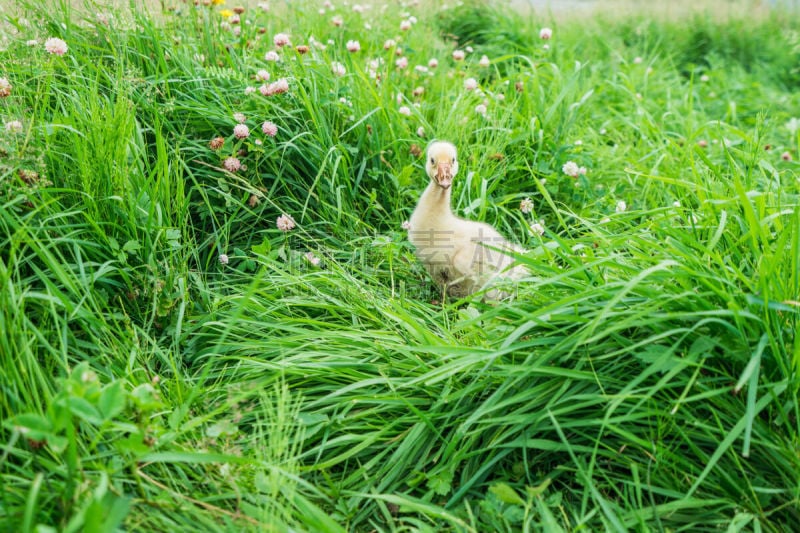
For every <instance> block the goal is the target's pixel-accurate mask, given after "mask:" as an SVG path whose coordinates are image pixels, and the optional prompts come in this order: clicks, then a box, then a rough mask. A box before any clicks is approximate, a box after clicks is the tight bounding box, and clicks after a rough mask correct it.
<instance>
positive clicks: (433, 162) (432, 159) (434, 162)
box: [431, 157, 436, 165]
mask: <svg viewBox="0 0 800 533" xmlns="http://www.w3.org/2000/svg"><path fill="white" fill-rule="evenodd" d="M435 164H436V160H435V159H434V158H432V157H431V165H435Z"/></svg>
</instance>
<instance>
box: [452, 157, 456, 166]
mask: <svg viewBox="0 0 800 533" xmlns="http://www.w3.org/2000/svg"><path fill="white" fill-rule="evenodd" d="M452 164H454V165H455V164H456V158H455V157H454V158H453V163H452Z"/></svg>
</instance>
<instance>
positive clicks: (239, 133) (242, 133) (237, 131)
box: [233, 124, 250, 139]
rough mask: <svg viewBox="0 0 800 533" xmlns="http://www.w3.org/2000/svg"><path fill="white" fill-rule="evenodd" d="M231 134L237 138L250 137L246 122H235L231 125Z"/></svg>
mask: <svg viewBox="0 0 800 533" xmlns="http://www.w3.org/2000/svg"><path fill="white" fill-rule="evenodd" d="M233 135H234V136H235V137H236V138H237V139H246V138H248V137H250V128H248V127H247V125H246V124H237V125H236V126H234V127H233Z"/></svg>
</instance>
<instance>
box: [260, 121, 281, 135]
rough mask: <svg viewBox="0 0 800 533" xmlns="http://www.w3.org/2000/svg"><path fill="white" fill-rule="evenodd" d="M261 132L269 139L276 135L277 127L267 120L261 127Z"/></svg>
mask: <svg viewBox="0 0 800 533" xmlns="http://www.w3.org/2000/svg"><path fill="white" fill-rule="evenodd" d="M261 131H262V132H263V133H264V135H269V136H270V137H275V135H277V134H278V125H277V124H275V123H274V122H270V121H269V120H266V121H264V123H263V124H262V125H261Z"/></svg>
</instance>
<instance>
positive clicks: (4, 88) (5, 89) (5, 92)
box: [0, 78, 11, 98]
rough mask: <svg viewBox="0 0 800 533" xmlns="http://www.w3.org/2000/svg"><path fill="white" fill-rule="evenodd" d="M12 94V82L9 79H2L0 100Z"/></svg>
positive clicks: (0, 80)
mask: <svg viewBox="0 0 800 533" xmlns="http://www.w3.org/2000/svg"><path fill="white" fill-rule="evenodd" d="M10 94H11V82H10V81H8V79H7V78H0V98H5V97H7V96H9V95H10Z"/></svg>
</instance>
